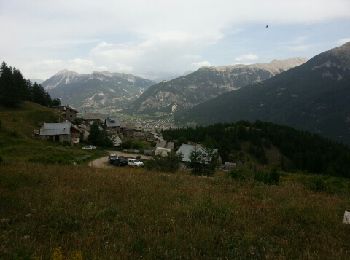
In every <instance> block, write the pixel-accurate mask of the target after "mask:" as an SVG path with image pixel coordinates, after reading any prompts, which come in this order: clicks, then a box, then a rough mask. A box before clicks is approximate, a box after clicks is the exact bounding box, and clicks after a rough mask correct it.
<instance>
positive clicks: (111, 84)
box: [42, 70, 155, 112]
mask: <svg viewBox="0 0 350 260" xmlns="http://www.w3.org/2000/svg"><path fill="white" fill-rule="evenodd" d="M154 83H155V82H153V81H151V80H148V79H143V78H141V77H137V76H134V75H131V74H122V73H111V72H105V71H104V72H97V71H96V72H93V73H91V74H78V73H76V72H74V71H68V70H62V71H60V72H58V73H57V74H55V75H54V76H52V77H50V78H49V79H47V80H45V81H44V82H43V83H42V86H43V87H44V88H45V89H46V90H47V91H48V92H49V94H50V95H51V96H52V97H54V98H60V99H61V102H62V104H69V105H72V106H74V107H75V108H77V109H79V110H84V111H98V112H103V111H108V112H111V111H114V110H120V109H123V108H124V107H125V106H126V104H128V103H129V102H131V101H133V100H135V99H136V98H137V97H139V96H140V95H141V94H142V93H143V92H144V91H145V90H146V89H147V88H148V87H149V86H151V85H153V84H154Z"/></svg>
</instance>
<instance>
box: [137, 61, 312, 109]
mask: <svg viewBox="0 0 350 260" xmlns="http://www.w3.org/2000/svg"><path fill="white" fill-rule="evenodd" d="M305 61H306V60H305V59H303V58H294V59H288V60H274V61H272V62H271V63H260V64H252V65H233V66H220V67H202V68H200V69H198V70H197V71H195V72H192V73H190V74H188V75H185V76H181V77H178V78H176V79H173V80H170V81H163V82H160V83H158V84H155V85H153V86H151V87H150V88H148V89H147V90H146V91H145V92H144V93H143V94H142V95H141V96H140V97H139V98H138V99H136V100H135V101H134V102H133V103H132V105H131V107H130V109H131V111H132V112H136V113H143V114H150V113H156V112H162V113H173V112H175V111H180V110H183V109H188V108H191V107H193V106H195V105H197V104H200V103H203V102H205V101H207V100H210V99H212V98H215V97H217V96H219V95H220V94H223V93H226V92H229V91H232V90H237V89H240V88H242V87H245V86H247V85H250V84H252V83H257V82H261V81H264V80H266V79H269V78H271V77H273V76H275V75H277V74H279V73H281V72H283V71H286V70H288V69H290V68H293V67H295V66H299V65H301V64H303V63H304V62H305Z"/></svg>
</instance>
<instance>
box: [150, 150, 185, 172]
mask: <svg viewBox="0 0 350 260" xmlns="http://www.w3.org/2000/svg"><path fill="white" fill-rule="evenodd" d="M180 162H181V156H179V155H177V154H175V153H174V152H172V153H170V154H169V156H168V157H160V156H156V157H154V158H153V159H152V160H149V161H146V162H145V167H146V169H147V170H156V171H163V172H176V171H177V170H178V169H179V168H180Z"/></svg>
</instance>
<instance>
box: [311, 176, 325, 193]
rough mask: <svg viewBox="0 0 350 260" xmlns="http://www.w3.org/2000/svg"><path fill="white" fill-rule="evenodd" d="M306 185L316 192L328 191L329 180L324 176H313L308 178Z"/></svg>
mask: <svg viewBox="0 0 350 260" xmlns="http://www.w3.org/2000/svg"><path fill="white" fill-rule="evenodd" d="M306 186H307V187H308V188H309V189H310V190H312V191H316V192H326V191H328V185H327V182H326V181H325V180H324V179H323V178H322V177H318V176H315V177H312V178H310V179H309V180H308V182H307V184H306Z"/></svg>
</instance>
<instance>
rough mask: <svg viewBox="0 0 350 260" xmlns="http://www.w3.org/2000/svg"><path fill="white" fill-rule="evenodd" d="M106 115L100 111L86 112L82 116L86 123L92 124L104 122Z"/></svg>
mask: <svg viewBox="0 0 350 260" xmlns="http://www.w3.org/2000/svg"><path fill="white" fill-rule="evenodd" d="M104 118H105V115H102V114H98V113H86V114H84V115H83V116H82V119H83V121H84V123H85V124H86V125H92V124H93V123H96V124H98V125H102V123H103V122H104Z"/></svg>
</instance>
